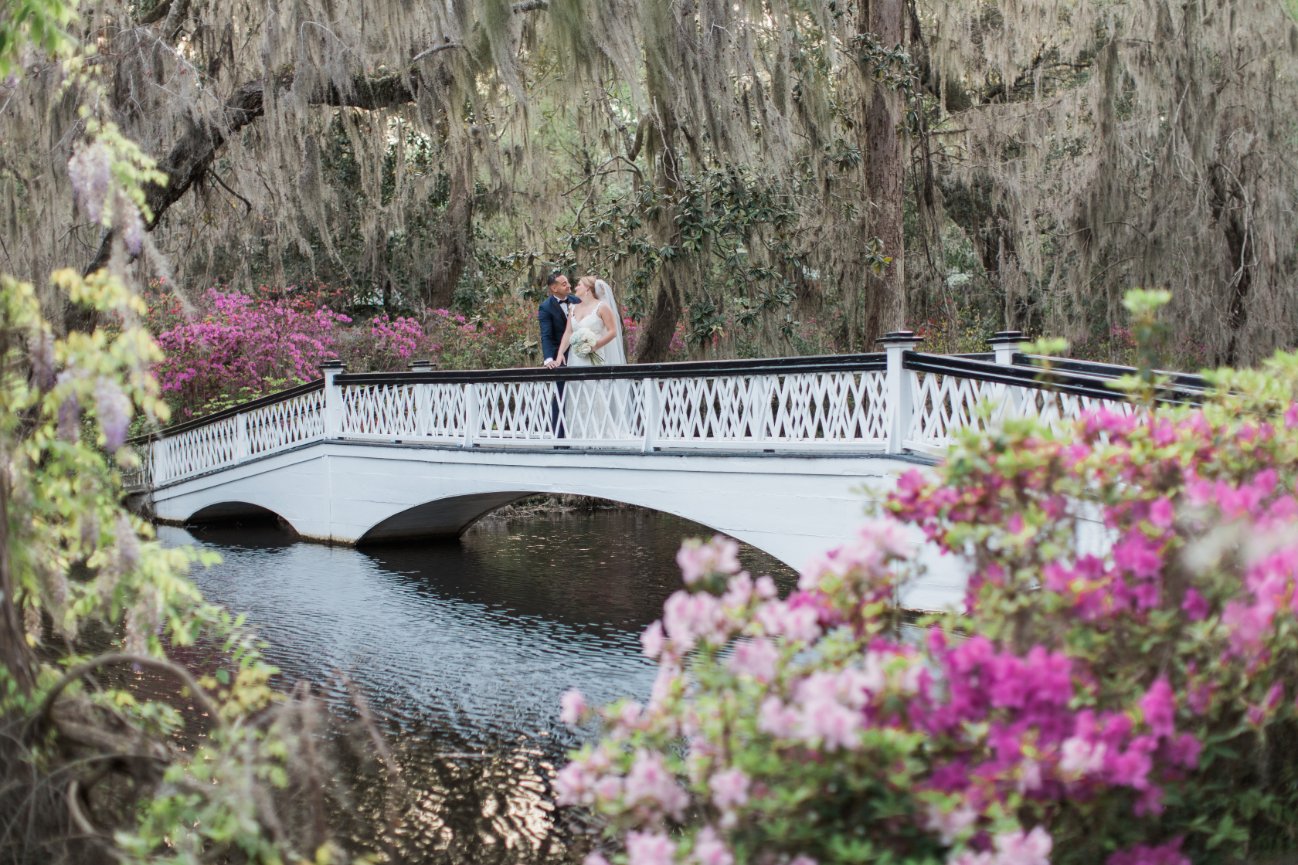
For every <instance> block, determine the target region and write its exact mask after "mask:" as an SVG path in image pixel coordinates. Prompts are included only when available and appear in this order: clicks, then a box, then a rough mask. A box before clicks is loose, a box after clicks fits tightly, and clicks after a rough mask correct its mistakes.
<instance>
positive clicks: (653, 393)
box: [640, 378, 662, 454]
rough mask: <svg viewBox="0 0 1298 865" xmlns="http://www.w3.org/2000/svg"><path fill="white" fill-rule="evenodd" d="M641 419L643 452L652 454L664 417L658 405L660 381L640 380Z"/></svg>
mask: <svg viewBox="0 0 1298 865" xmlns="http://www.w3.org/2000/svg"><path fill="white" fill-rule="evenodd" d="M640 399H641V400H642V401H643V404H642V405H641V407H640V417H641V418H642V419H643V420H644V445H643V447H642V448H641V450H642V451H643V452H644V453H647V454H651V453H653V451H654V446H655V445H656V444H657V443H658V423H659V419H660V418H661V417H662V407H661V406H659V404H658V381H657V380H656V379H652V378H645V379H641V380H640Z"/></svg>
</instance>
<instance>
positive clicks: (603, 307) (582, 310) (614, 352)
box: [559, 276, 626, 366]
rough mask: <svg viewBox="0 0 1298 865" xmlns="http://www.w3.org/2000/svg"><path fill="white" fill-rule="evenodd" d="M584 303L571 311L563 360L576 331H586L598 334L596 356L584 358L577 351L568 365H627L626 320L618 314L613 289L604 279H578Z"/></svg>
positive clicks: (562, 346) (562, 348)
mask: <svg viewBox="0 0 1298 865" xmlns="http://www.w3.org/2000/svg"><path fill="white" fill-rule="evenodd" d="M574 293H575V294H576V295H577V297H579V298H580V299H581V303H579V304H577V305H576V306H574V307H572V308H571V309H570V310H569V311H568V326H567V327H566V328H564V331H563V339H562V340H561V341H560V342H559V357H564V356H565V355H564V352H565V351H568V347H569V345H571V344H572V337H573V332H574V331H575V330H581V329H583V328H585V329H586V330H589V331H591V332H592V333H594V334H595V347H594V352H593V353H594V354H596V355H598V356H599V360H594V359H592V358H591V357H590V356H589V355H587V356H585V357H583V356H582V355H580V354H578V353H577V351H576V350H575V349H574V350H573V351H572V352H570V353H569V354H568V355H567V358H568V360H567V364H568V366H596V365H598V364H615V363H626V348H625V347H624V346H623V344H622V318H621V316H619V315H618V310H617V301H616V300H614V299H613V288H612V287H611V286H610V285H609V284H608V283H607V282H605V281H604V280H602V279H596V278H595V277H593V276H583V277H582V278H581V279H579V280H577V289H576V291H575V292H574Z"/></svg>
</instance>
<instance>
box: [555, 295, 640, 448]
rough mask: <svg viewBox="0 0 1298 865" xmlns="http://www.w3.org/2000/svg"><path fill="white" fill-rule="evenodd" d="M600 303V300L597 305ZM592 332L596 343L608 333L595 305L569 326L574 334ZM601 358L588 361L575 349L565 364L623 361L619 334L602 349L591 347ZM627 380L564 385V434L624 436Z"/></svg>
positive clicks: (626, 411) (582, 365)
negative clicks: (589, 312)
mask: <svg viewBox="0 0 1298 865" xmlns="http://www.w3.org/2000/svg"><path fill="white" fill-rule="evenodd" d="M603 304H604V302H603V301H600V306H603ZM614 315H616V313H614ZM583 327H584V328H586V329H588V330H590V332H591V333H593V334H595V340H596V341H597V342H598V341H599V340H601V339H603V338H604V336H605V334H607V333H608V328H607V327H605V326H604V319H602V318H600V317H599V306H596V307H595V311H594V312H592V313H591V314H589V315H587V316H584V317H582V318H581V319H573V322H572V329H573V333H576V332H577V331H578V330H580V329H581V328H583ZM595 353H596V354H598V355H599V356H600V357H601V358H602V359H603V361H604V362H603V363H602V364H594V363H591V360H590V358H589V357H581V356H580V355H578V354H577V353H576V352H575V351H572V350H571V349H569V351H568V366H570V367H590V366H609V365H613V364H621V363H626V354H625V352H624V351H623V350H622V345H621V337H620V336H615V337H614V338H613V339H611V340H609V341H608V343H606V344H605V345H604V346H603V347H602V348H598V349H596V350H595ZM628 385H629V383H628V382H624V381H608V380H604V381H574V382H569V383H568V386H567V387H565V388H564V412H563V415H564V424H565V425H566V426H567V429H568V437H569V438H574V439H598V440H606V439H620V438H626V437H627V436H628V434H629V433H628V430H627V423H626V418H627V417H628V416H629V409H630V406H628V405H627V404H626V403H627V402H628V398H629V396H630V393H631V391H630V388H629V386H628Z"/></svg>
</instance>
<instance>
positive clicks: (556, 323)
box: [536, 295, 571, 439]
mask: <svg viewBox="0 0 1298 865" xmlns="http://www.w3.org/2000/svg"><path fill="white" fill-rule="evenodd" d="M568 299H569V300H571V297H569V298H568ZM567 305H568V304H567V301H566V300H564V301H561V300H559V299H558V298H557V297H555V296H554V295H550V296H549V297H547V298H546V299H545V302H544V303H542V304H541V306H540V308H539V309H537V311H536V318H537V320H538V321H540V322H541V356H542V359H545V358H553V359H555V360H563V359H564V358H561V357H559V343H561V342H563V332H564V331H565V330H566V329H567V328H568V316H567V309H565V307H566V306H567ZM564 354H565V357H566V355H567V352H565V353H564ZM562 397H563V382H561V381H558V382H555V383H554V399H553V400H551V402H550V428H551V430H552V431H553V432H554V437H555V438H557V439H561V438H564V437H566V435H567V431H566V430H565V429H564V428H563V412H562V411H561V410H560V408H559V400H560V399H561V398H562Z"/></svg>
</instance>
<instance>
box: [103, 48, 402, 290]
mask: <svg viewBox="0 0 1298 865" xmlns="http://www.w3.org/2000/svg"><path fill="white" fill-rule="evenodd" d="M293 77H294V76H293V73H292V72H291V71H288V72H281V73H280V74H279V75H276V76H275V77H273V78H270V79H258V80H256V81H249V82H247V83H245V84H242V85H240V86H239V87H238V88H237V89H236V90H235V92H234V95H232V96H231V97H230V98H229V99H228V100H226V103H225V110H224V112H223V116H222V117H221V118H220V119H219V120H217V121H197V122H196V121H190V123H189V125H188V127H187V128H186V129H185V132H184V134H183V135H181V137H180V140H179V141H177V142H176V143H175V144H174V145H173V146H172V148H171V150H170V152H168V153H167V155H166V156H165V157H163V158H162V159H161V160H159V162H158V169H159V170H160V171H162V172H163V173H164V174H166V175H167V177H168V182H167V183H166V184H165V185H162V184H156V183H151V184H148V185H147V186H146V187H145V189H144V195H145V203H146V204H147V205H148V207H149V210H150V211H151V213H152V217H151V218H150V219H149V221H148V224H147V225H146V228H147V229H148V230H149V231H152V230H153V229H154V228H155V227H156V226H157V224H158V221H159V220H160V219H161V218H162V215H163V214H164V213H166V212H167V208H169V207H171V205H173V204H175V203H176V202H177V201H179V200H180V199H181V198H182V197H183V196H184V195H185V193H186V192H188V191H189V190H190V189H191V188H192V187H193V186H194V184H196V183H198V182H199V181H200V180H202V178H203V176H204V175H205V174H207V172H208V169H209V168H210V167H211V165H212V160H213V159H215V158H216V154H217V153H218V152H219V151H220V150H221V148H222V147H224V146H225V143H226V142H227V141H229V140H230V138H231V137H233V136H234V135H235V134H236V133H238V132H239V130H241V129H243V128H244V127H245V126H247V125H248V124H250V123H252V122H254V121H255V120H257V118H259V117H261V116H262V115H263V114H265V112H266V89H267V87H268V86H269V87H270V88H271V89H272V92H274V91H275V90H286V89H288V88H289V87H291V86H292V85H293ZM408 81H409V78H408V77H407V76H406V75H402V74H396V73H393V74H388V75H379V76H366V75H357V76H356V77H355V78H354V79H353V80H352V82H351V86H349V87H348V88H347V89H346V90H341V89H339V88H338V87H335V86H333V85H329V86H328V87H326V88H324V89H323V90H322V91H320V92H318V93H315V94H312V95H311V96H310V97H309V98H308V102H309V103H310V104H313V105H331V106H335V107H340V108H342V107H345V108H363V109H368V110H375V109H379V108H392V107H395V106H397V105H405V104H407V103H410V102H413V101H414V100H415V91H414V90H413V89H412V88H411V87H410V85H409V84H408V83H407V82H408ZM115 237H116V232H115V231H110V232H108V233H106V234H105V235H104V238H103V241H102V242H101V243H100V246H99V252H98V254H97V255H96V256H95V258H94V260H93V261H91V262H90V264H89V265H88V266H87V267H86V269H85V271H84V273H86V274H89V273H92V272H94V271H96V270H98V269H100V268H101V267H103V266H104V265H105V264H107V263H108V259H109V257H110V256H111V255H112V246H113V241H114V239H115Z"/></svg>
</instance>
